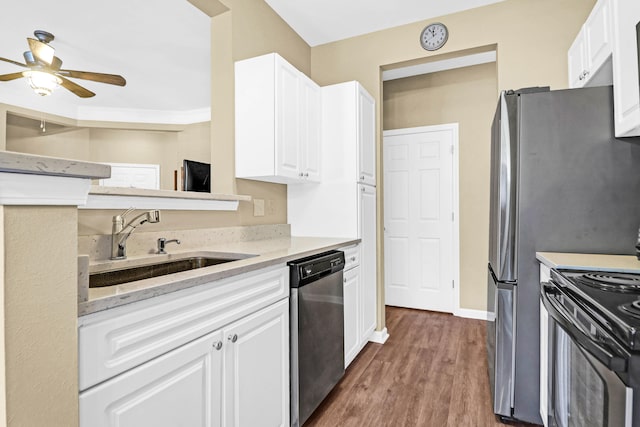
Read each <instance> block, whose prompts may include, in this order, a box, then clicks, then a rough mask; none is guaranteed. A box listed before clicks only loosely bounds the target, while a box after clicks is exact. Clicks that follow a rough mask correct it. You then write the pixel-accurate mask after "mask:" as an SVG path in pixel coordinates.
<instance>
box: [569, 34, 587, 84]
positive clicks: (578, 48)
mask: <svg viewBox="0 0 640 427" xmlns="http://www.w3.org/2000/svg"><path fill="white" fill-rule="evenodd" d="M586 46H587V45H586V43H585V42H584V27H582V29H581V30H580V32H579V33H578V37H576V39H575V40H574V41H573V44H572V45H571V47H570V48H569V54H568V62H569V64H568V65H569V87H570V88H576V87H582V86H584V84H585V73H586V71H585V70H586V68H587V66H586V64H587V60H586V54H587V47H586Z"/></svg>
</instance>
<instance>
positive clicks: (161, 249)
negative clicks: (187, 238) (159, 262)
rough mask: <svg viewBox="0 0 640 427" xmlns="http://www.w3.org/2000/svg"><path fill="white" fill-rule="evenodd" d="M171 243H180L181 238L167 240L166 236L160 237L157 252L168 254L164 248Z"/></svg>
mask: <svg viewBox="0 0 640 427" xmlns="http://www.w3.org/2000/svg"><path fill="white" fill-rule="evenodd" d="M169 243H177V244H178V245H179V244H180V240H178V239H171V240H167V239H165V238H164V237H161V238H159V239H158V252H156V253H157V254H166V253H167V251H165V250H164V248H165V246H166V245H167V244H169Z"/></svg>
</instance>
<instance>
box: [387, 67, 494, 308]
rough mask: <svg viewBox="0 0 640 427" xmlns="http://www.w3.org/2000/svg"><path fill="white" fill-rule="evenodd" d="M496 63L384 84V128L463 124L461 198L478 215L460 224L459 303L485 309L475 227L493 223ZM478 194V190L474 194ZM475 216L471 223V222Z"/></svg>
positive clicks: (481, 248)
mask: <svg viewBox="0 0 640 427" xmlns="http://www.w3.org/2000/svg"><path fill="white" fill-rule="evenodd" d="M496 87H497V77H496V64H495V63H490V64H483V65H476V66H473V67H466V68H459V69H456V70H450V71H443V72H439V73H433V74H425V75H422V76H416V77H409V78H405V79H399V80H392V81H389V82H385V83H384V86H383V105H382V107H383V111H384V119H383V129H384V130H388V129H400V128H407V127H415V126H427V125H438V124H443V123H459V150H458V159H459V164H460V168H459V169H460V174H459V187H460V189H461V190H465V191H464V192H462V191H461V194H460V199H461V200H464V201H465V204H466V206H473V209H474V211H473V212H472V213H471V212H465V213H464V216H463V218H462V219H466V220H464V221H461V224H460V259H461V262H460V283H461V284H462V292H461V295H460V305H461V306H462V307H465V308H473V309H484V301H485V300H486V291H485V287H484V286H479V283H478V281H479V280H480V281H482V280H483V279H484V278H485V276H481V275H479V274H478V272H479V271H484V269H485V268H486V265H487V260H486V259H485V258H482V257H479V256H478V253H483V252H485V251H486V248H485V243H486V239H478V238H477V233H476V230H475V229H473V228H471V229H470V228H469V227H476V226H477V225H478V224H487V223H488V221H489V204H488V198H487V197H486V191H487V190H485V189H484V188H483V185H485V184H488V182H489V176H488V173H489V168H488V167H477V166H476V165H489V161H490V156H491V151H490V144H489V142H490V135H491V133H490V132H491V120H492V118H493V110H494V108H495V104H496ZM476 190H478V191H476ZM471 214H473V221H470V220H469V219H468V218H465V217H468V216H469V215H471Z"/></svg>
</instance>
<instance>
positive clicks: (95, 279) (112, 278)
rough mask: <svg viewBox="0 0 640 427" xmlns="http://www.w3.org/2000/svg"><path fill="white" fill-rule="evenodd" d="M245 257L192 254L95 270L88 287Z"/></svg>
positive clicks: (110, 284)
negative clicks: (185, 256)
mask: <svg viewBox="0 0 640 427" xmlns="http://www.w3.org/2000/svg"><path fill="white" fill-rule="evenodd" d="M244 258H247V256H241V257H236V258H217V257H206V256H193V257H188V258H183V259H176V260H173V259H172V260H167V261H162V262H158V263H149V264H145V265H140V266H136V267H126V268H121V269H117V270H109V271H102V272H95V273H91V274H89V288H102V287H105V286H113V285H120V284H122V283H128V282H135V281H136V280H143V279H150V278H152V277H158V276H165V275H167V274H173V273H179V272H181V271H189V270H195V269H197V268H203V267H209V266H212V265H217V264H223V263H226V262H231V261H237V260H239V259H244Z"/></svg>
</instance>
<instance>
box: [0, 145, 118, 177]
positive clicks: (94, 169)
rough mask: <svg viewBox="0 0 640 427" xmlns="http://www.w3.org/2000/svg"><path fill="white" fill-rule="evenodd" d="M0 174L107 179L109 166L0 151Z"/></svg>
mask: <svg viewBox="0 0 640 427" xmlns="http://www.w3.org/2000/svg"><path fill="white" fill-rule="evenodd" d="M0 172H10V173H23V174H31V175H52V176H64V177H69V178H92V179H97V178H109V177H110V176H111V166H109V165H103V164H101V163H92V162H83V161H79V160H69V159H60V158H56V157H46V156H36V155H35V154H24V153H16V152H12V151H0Z"/></svg>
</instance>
